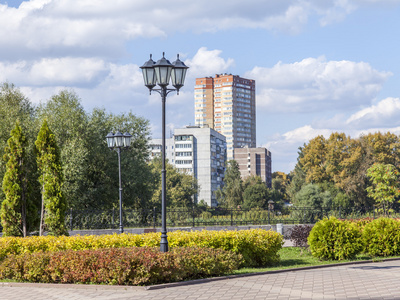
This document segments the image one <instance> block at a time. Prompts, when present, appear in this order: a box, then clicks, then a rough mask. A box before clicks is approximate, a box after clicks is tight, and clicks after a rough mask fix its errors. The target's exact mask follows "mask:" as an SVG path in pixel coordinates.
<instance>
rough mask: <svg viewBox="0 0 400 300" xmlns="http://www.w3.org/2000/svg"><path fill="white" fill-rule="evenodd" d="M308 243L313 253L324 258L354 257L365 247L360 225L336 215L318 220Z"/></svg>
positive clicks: (340, 258)
mask: <svg viewBox="0 0 400 300" xmlns="http://www.w3.org/2000/svg"><path fill="white" fill-rule="evenodd" d="M308 244H309V245H310V250H311V253H312V255H313V256H315V257H317V258H320V259H324V260H342V259H348V258H353V257H355V256H356V255H357V254H359V253H360V252H361V251H362V250H363V247H364V242H363V239H362V234H361V231H360V229H359V227H358V226H357V225H356V224H355V223H353V222H349V221H343V220H338V219H336V218H335V217H330V218H329V219H328V218H324V219H323V220H321V221H319V222H317V223H316V224H315V225H314V227H313V228H312V230H311V232H310V235H309V237H308Z"/></svg>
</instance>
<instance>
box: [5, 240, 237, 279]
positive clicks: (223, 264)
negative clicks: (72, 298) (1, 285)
mask: <svg viewBox="0 0 400 300" xmlns="http://www.w3.org/2000/svg"><path fill="white" fill-rule="evenodd" d="M241 263H243V257H242V256H241V255H240V254H239V255H238V254H235V253H233V252H231V251H226V250H222V249H209V248H195V247H193V248H173V249H172V250H171V251H170V252H167V253H162V252H160V251H159V250H158V249H157V248H149V247H134V248H108V249H98V250H80V251H73V250H67V251H59V252H37V253H25V254H20V255H10V256H8V257H7V258H6V259H4V260H3V261H2V263H1V264H0V279H13V280H18V281H29V282H47V283H95V284H101V283H103V284H119V285H147V284H158V283H166V282H175V281H181V280H186V279H196V278H204V277H210V276H220V275H223V274H226V273H229V272H232V271H233V270H235V269H237V268H238V267H239V265H240V264H241Z"/></svg>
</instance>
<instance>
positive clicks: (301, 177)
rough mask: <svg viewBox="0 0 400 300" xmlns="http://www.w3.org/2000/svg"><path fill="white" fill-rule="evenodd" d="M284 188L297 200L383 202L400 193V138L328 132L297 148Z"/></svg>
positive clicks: (336, 203) (308, 203) (307, 202)
mask: <svg viewBox="0 0 400 300" xmlns="http://www.w3.org/2000/svg"><path fill="white" fill-rule="evenodd" d="M298 154H299V156H298V159H297V164H296V166H295V168H294V170H293V171H292V172H291V173H290V174H289V178H290V184H289V185H288V187H287V190H286V191H287V194H288V196H289V198H290V199H291V202H292V203H293V204H295V205H298V206H317V207H320V206H341V207H354V206H364V207H372V206H374V205H375V206H376V207H385V206H386V208H390V207H391V206H393V205H397V203H398V200H399V194H400V187H399V178H398V174H399V172H398V171H399V167H400V138H399V136H397V135H395V134H393V133H390V132H387V133H381V132H376V133H369V134H365V135H361V136H360V137H359V138H351V137H350V136H347V135H346V134H344V133H337V132H335V133H332V134H331V135H330V137H329V138H324V137H323V136H322V135H320V136H317V137H315V138H313V139H312V140H310V141H309V142H308V143H306V144H304V146H303V147H300V148H299V152H298Z"/></svg>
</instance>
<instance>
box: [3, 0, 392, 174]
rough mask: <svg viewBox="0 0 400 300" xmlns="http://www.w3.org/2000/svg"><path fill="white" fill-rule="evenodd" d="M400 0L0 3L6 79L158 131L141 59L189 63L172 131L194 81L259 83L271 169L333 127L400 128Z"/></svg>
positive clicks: (170, 121)
mask: <svg viewBox="0 0 400 300" xmlns="http://www.w3.org/2000/svg"><path fill="white" fill-rule="evenodd" d="M399 33H400V0H279V1H276V0H247V1H239V0H229V1H227V0H220V1H210V0H201V1H190V0H189V1H188V0H169V1H160V0H146V1H145V0H134V1H132V0H114V1H106V0H30V1H13V0H7V1H4V0H0V82H9V83H13V84H15V85H16V86H17V87H18V88H19V89H20V90H21V91H22V92H23V93H24V94H25V95H26V96H27V97H28V98H29V99H30V100H31V102H32V103H34V104H39V103H45V102H46V101H48V99H50V98H51V96H52V95H55V94H57V93H59V91H61V90H65V89H68V90H72V91H75V92H76V93H77V95H78V96H79V97H80V99H81V101H82V102H81V103H82V105H83V107H84V108H85V109H86V110H87V111H88V112H90V111H91V110H92V109H93V108H95V107H99V108H104V109H106V110H107V111H109V112H113V113H116V114H119V113H123V112H128V111H132V112H133V113H135V114H137V115H138V116H141V117H144V118H146V119H148V120H149V121H150V124H151V132H152V137H154V138H159V137H161V98H160V96H159V95H158V94H157V93H153V95H149V92H148V89H147V88H146V87H145V86H144V84H143V77H142V74H141V70H140V68H139V67H140V66H142V65H143V64H144V63H145V62H146V61H147V60H148V59H149V55H150V54H153V59H154V60H158V59H160V58H161V57H162V53H163V52H165V57H166V58H167V59H169V60H170V61H171V62H172V61H174V60H175V59H176V55H177V54H178V53H179V55H180V59H181V60H183V61H184V62H185V64H186V65H187V66H189V69H188V73H187V78H186V81H185V86H184V87H183V88H182V89H181V91H180V93H179V95H176V93H170V94H169V96H168V98H167V107H166V114H167V116H166V123H167V130H168V131H167V132H168V134H170V132H172V131H173V129H174V128H182V127H184V126H186V125H193V124H194V84H195V78H197V77H206V76H215V74H221V73H228V74H234V75H239V76H241V77H245V78H249V79H254V80H256V109H257V110H256V111H257V146H259V147H266V148H268V149H269V150H270V151H271V153H272V171H273V172H274V171H282V172H286V173H288V172H290V171H291V170H293V168H294V166H295V164H296V161H297V157H298V153H297V152H298V148H299V147H301V146H303V145H304V143H307V142H308V141H309V140H310V139H312V138H314V137H316V136H318V135H323V136H325V137H329V135H330V134H331V133H332V132H344V133H346V134H347V135H349V136H351V137H352V138H357V137H359V136H360V135H361V134H367V133H369V132H372V133H373V132H377V131H380V132H388V131H390V132H393V133H395V134H400V84H399V82H400V59H399V57H400V55H399V53H400V51H399V50H400V38H399V36H400V34H399Z"/></svg>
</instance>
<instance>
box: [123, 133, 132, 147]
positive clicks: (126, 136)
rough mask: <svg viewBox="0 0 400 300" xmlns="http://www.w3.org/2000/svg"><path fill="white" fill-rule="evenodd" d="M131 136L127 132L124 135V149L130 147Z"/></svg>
mask: <svg viewBox="0 0 400 300" xmlns="http://www.w3.org/2000/svg"><path fill="white" fill-rule="evenodd" d="M131 140H132V135H131V134H130V133H129V132H125V133H124V147H129V146H130V145H131Z"/></svg>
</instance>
